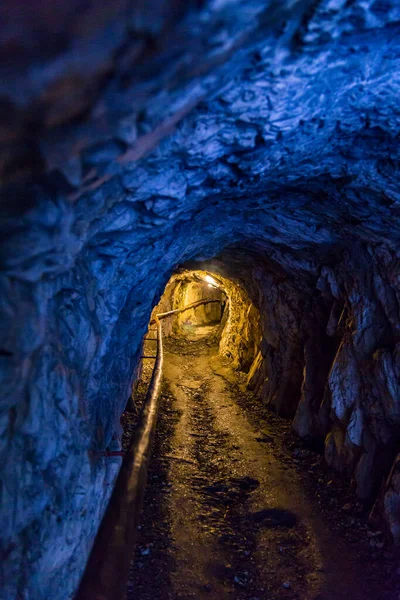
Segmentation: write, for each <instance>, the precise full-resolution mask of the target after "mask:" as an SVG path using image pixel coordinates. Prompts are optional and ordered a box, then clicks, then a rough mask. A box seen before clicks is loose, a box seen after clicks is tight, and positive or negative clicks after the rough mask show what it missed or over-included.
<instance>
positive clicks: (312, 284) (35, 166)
mask: <svg viewBox="0 0 400 600" xmlns="http://www.w3.org/2000/svg"><path fill="white" fill-rule="evenodd" d="M0 23H1V24H2V27H4V37H3V39H2V40H1V42H0V73H1V77H0V106H1V108H2V110H1V115H0V139H1V156H0V181H1V187H0V196H1V201H0V211H1V214H0V229H1V241H0V264H1V273H0V279H1V285H0V315H1V316H0V319H1V327H0V338H1V341H0V365H1V379H2V392H3V393H2V408H1V415H0V427H1V440H0V456H1V463H2V473H1V476H0V477H1V485H0V505H1V525H0V530H1V531H2V536H1V537H2V539H1V543H0V549H1V556H2V560H1V567H0V582H1V587H2V589H3V596H2V597H4V599H5V600H15V599H18V600H47V599H48V598H52V599H53V600H66V599H67V598H72V597H73V595H74V593H75V592H76V590H77V588H78V586H79V581H80V579H81V577H82V574H83V571H84V567H85V564H86V562H87V559H88V557H89V554H90V550H91V548H92V545H93V542H94V540H95V538H96V533H97V531H98V529H99V524H100V522H101V519H102V516H103V515H104V513H105V510H106V507H107V504H108V501H109V499H110V496H111V493H112V489H113V485H114V482H115V480H116V477H117V475H118V471H119V469H120V466H121V462H122V458H121V457H118V456H115V457H111V458H110V456H108V457H107V452H112V451H113V450H115V452H116V453H118V451H119V450H120V448H121V436H122V427H121V415H123V413H124V411H125V410H126V408H127V405H128V401H129V398H131V397H132V389H133V390H135V385H136V384H137V382H138V380H139V379H140V377H141V372H142V369H143V360H142V359H141V357H142V356H143V352H144V348H145V340H146V336H148V329H149V323H150V321H151V320H152V318H154V315H155V314H158V313H159V312H163V311H169V310H176V309H181V308H183V307H185V306H186V305H187V304H190V303H193V302H197V301H199V300H205V299H209V300H213V301H214V302H211V303H209V304H204V305H201V306H198V307H196V308H193V309H191V310H188V311H185V312H183V313H181V314H179V316H176V317H174V318H173V319H172V318H171V319H170V318H168V319H165V320H164V321H163V331H164V335H165V338H166V339H167V338H176V339H179V338H181V339H183V338H184V339H186V341H187V342H190V340H192V341H193V339H194V338H195V337H196V335H199V333H200V332H201V331H203V332H204V331H205V329H204V328H208V329H207V335H209V336H211V338H210V339H211V342H212V343H213V344H214V345H215V344H216V345H217V346H218V353H219V355H220V356H221V357H223V358H224V360H226V361H228V362H229V364H230V366H231V368H232V369H233V370H234V371H236V372H237V373H240V376H241V377H242V378H243V381H245V385H246V387H247V389H249V390H250V391H251V392H252V393H253V394H254V397H256V398H257V399H258V400H259V401H260V402H261V403H262V404H263V406H265V407H267V408H268V410H270V411H271V414H275V415H278V416H280V417H281V418H283V419H285V420H287V422H288V423H290V424H291V427H292V428H293V431H294V432H295V434H296V436H298V438H299V439H300V440H303V442H304V444H306V445H308V446H307V447H310V448H313V449H317V450H318V452H319V453H322V455H323V456H324V461H325V463H326V465H328V467H329V468H330V469H331V470H332V472H334V473H336V474H339V476H340V477H341V478H342V479H343V480H344V481H345V482H347V483H346V485H347V484H348V486H349V487H350V488H351V489H352V490H353V491H354V494H355V496H356V497H357V498H358V500H359V501H360V503H361V504H362V505H363V506H365V507H366V509H367V510H368V514H369V519H372V521H373V522H374V523H375V524H376V527H377V528H378V529H379V530H382V532H383V535H384V538H385V540H386V541H385V544H388V545H394V546H395V545H396V544H399V543H400V437H399V431H400V313H399V303H400V254H399V253H400V247H399V242H400V218H399V217H400V187H399V165H400V144H399V135H400V117H399V115H400V113H399V106H398V98H399V91H400V35H399V33H400V8H399V4H398V2H397V0H362V1H361V0H348V1H344V0H317V1H303V0H298V1H297V2H291V1H289V0H287V1H284V2H274V1H272V0H208V1H204V2H185V1H183V0H164V1H159V0H151V1H150V2H144V1H138V2H136V3H134V4H133V5H132V3H130V2H127V1H125V0H118V1H117V2H114V3H113V5H112V6H110V7H107V8H105V7H104V6H103V5H102V3H100V2H92V3H82V2H79V0H72V1H70V2H66V1H64V0H58V1H57V2H55V3H54V6H53V5H52V6H47V3H45V2H39V1H38V2H35V3H32V6H31V5H29V6H28V5H27V4H26V3H23V2H21V3H19V2H17V3H15V2H14V3H11V2H9V1H8V0H7V1H6V2H5V3H4V4H3V5H2V6H1V7H0ZM204 335H205V334H204ZM211 342H210V343H211ZM133 396H134V394H133ZM60 580H62V581H65V586H64V587H62V589H61V588H60V585H59V582H60Z"/></svg>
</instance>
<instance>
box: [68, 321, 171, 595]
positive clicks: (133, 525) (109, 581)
mask: <svg viewBox="0 0 400 600" xmlns="http://www.w3.org/2000/svg"><path fill="white" fill-rule="evenodd" d="M155 323H156V325H157V331H158V344H157V358H156V362H155V365H154V370H153V374H152V378H151V381H150V386H149V389H148V392H147V395H146V401H145V403H144V406H143V409H142V412H141V415H140V421H139V424H138V426H137V427H136V429H135V432H134V434H133V436H132V440H131V442H130V444H129V448H128V450H127V452H126V454H125V457H124V460H123V462H122V465H121V469H120V472H119V474H118V477H117V481H116V484H115V487H114V491H113V494H112V496H111V499H110V502H109V504H108V507H107V509H106V512H105V514H104V517H103V520H102V522H101V525H100V529H99V532H98V534H97V537H96V540H95V542H94V545H93V549H92V552H91V554H90V557H89V561H88V563H87V566H86V570H85V573H84V575H83V578H82V581H81V584H80V587H79V590H78V593H77V595H76V596H75V598H76V600H123V599H124V598H125V596H126V583H127V580H128V575H129V568H130V563H131V560H132V550H133V548H134V546H135V540H136V535H137V526H138V524H139V517H140V512H141V508H142V502H143V495H144V489H145V485H146V478H147V469H148V463H149V459H150V454H151V446H152V441H153V437H154V431H155V425H156V420H157V408H158V398H159V394H160V388H161V374H162V364H163V346H162V328H161V322H160V321H159V320H158V318H157V317H156V318H155Z"/></svg>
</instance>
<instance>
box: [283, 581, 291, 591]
mask: <svg viewBox="0 0 400 600" xmlns="http://www.w3.org/2000/svg"><path fill="white" fill-rule="evenodd" d="M282 587H284V588H285V590H290V588H291V587H292V586H291V585H290V582H289V581H285V582H284V583H283V584H282Z"/></svg>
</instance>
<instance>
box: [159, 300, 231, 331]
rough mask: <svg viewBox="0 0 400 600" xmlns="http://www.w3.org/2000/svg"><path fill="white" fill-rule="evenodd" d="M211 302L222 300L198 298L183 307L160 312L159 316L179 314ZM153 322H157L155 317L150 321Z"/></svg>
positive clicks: (161, 317)
mask: <svg viewBox="0 0 400 600" xmlns="http://www.w3.org/2000/svg"><path fill="white" fill-rule="evenodd" d="M210 302H220V300H211V298H208V299H206V300H196V302H192V303H191V304H188V305H187V306H184V307H183V308H177V309H176V310H169V311H168V312H164V313H159V314H158V315H157V318H158V319H165V318H166V317H170V316H172V315H177V314H178V313H182V312H185V310H190V309H191V308H196V307H197V306H201V305H202V304H208V303H210ZM153 323H155V320H154V319H152V320H151V321H150V325H152V324H153Z"/></svg>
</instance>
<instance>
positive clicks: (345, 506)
mask: <svg viewBox="0 0 400 600" xmlns="http://www.w3.org/2000/svg"><path fill="white" fill-rule="evenodd" d="M351 508H352V506H351V504H350V502H348V503H347V504H344V505H343V506H342V510H344V511H345V512H349V511H351Z"/></svg>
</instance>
